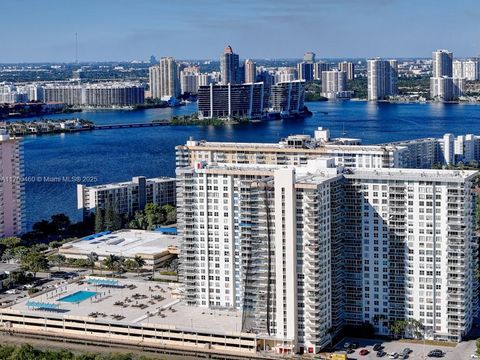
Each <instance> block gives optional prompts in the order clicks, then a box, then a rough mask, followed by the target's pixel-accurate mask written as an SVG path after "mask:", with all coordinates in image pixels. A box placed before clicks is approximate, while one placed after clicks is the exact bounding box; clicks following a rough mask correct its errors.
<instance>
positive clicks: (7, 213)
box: [0, 129, 25, 238]
mask: <svg viewBox="0 0 480 360" xmlns="http://www.w3.org/2000/svg"><path fill="white" fill-rule="evenodd" d="M0 160H1V166H0V180H1V181H0V238H1V237H4V236H15V235H20V234H21V233H22V232H23V231H24V230H25V213H24V210H25V209H24V206H25V205H24V202H25V199H24V197H25V194H24V189H25V188H24V186H25V185H24V180H23V174H24V173H23V146H22V142H21V139H20V138H17V137H14V136H10V135H9V134H8V132H7V131H6V130H5V129H0Z"/></svg>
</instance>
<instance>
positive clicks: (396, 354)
mask: <svg viewBox="0 0 480 360" xmlns="http://www.w3.org/2000/svg"><path fill="white" fill-rule="evenodd" d="M388 358H389V359H398V353H396V352H394V353H391V354H390V356H389V357H388Z"/></svg>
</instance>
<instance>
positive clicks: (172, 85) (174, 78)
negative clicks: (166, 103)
mask: <svg viewBox="0 0 480 360" xmlns="http://www.w3.org/2000/svg"><path fill="white" fill-rule="evenodd" d="M149 75H150V76H149V80H150V93H151V97H152V98H153V99H161V98H163V97H177V96H179V95H180V76H179V69H178V63H177V62H176V61H175V59H174V58H172V57H162V58H161V59H160V64H158V65H154V66H152V67H150V69H149Z"/></svg>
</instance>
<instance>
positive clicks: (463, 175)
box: [345, 168, 479, 182]
mask: <svg viewBox="0 0 480 360" xmlns="http://www.w3.org/2000/svg"><path fill="white" fill-rule="evenodd" d="M478 174H479V172H478V171H474V170H436V169H400V168H384V169H371V170H365V169H349V170H348V171H346V173H345V176H346V177H347V178H348V177H353V178H355V177H361V178H363V179H378V180H382V179H387V180H388V179H397V180H412V181H417V180H418V181H437V182H438V181H447V182H463V181H465V180H467V179H472V178H474V177H475V176H477V175H478Z"/></svg>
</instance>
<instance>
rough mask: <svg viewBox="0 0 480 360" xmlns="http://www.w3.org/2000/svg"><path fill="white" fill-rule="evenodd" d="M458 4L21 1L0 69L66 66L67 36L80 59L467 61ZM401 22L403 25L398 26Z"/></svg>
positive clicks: (70, 56) (467, 35)
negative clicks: (230, 55)
mask: <svg viewBox="0 0 480 360" xmlns="http://www.w3.org/2000/svg"><path fill="white" fill-rule="evenodd" d="M460 3H461V4H459V3H458V2H457V3H455V4H453V3H449V2H447V1H443V0H441V1H435V2H434V1H433V0H427V1H424V2H422V4H419V3H417V2H413V0H408V1H403V2H402V1H398V0H390V1H379V0H368V1H364V2H362V4H357V3H356V2H354V1H352V0H341V1H336V2H332V1H331V0H322V1H318V2H316V3H309V2H306V1H304V0H301V1H297V2H295V3H292V2H291V1H287V0H281V1H278V0H277V1H272V0H264V1H261V2H255V1H252V0H247V1H232V2H229V4H228V5H225V4H222V2H221V1H219V0H207V1H205V2H204V3H203V4H202V7H199V6H192V5H191V4H188V3H179V4H177V3H175V4H166V3H162V2H156V1H151V0H142V1H140V2H139V3H138V6H136V7H131V6H128V7H127V5H129V4H128V3H127V2H126V1H123V0H120V1H115V3H113V1H110V0H107V1H103V2H102V3H100V4H99V3H98V2H95V3H93V2H92V1H91V0H87V1H85V2H82V4H72V5H71V6H70V7H69V10H68V12H67V11H65V10H64V7H62V6H60V5H61V3H60V2H59V1H58V0H50V1H48V3H46V4H45V3H42V4H40V3H37V2H34V1H31V0H27V1H26V2H23V3H21V4H16V3H7V4H4V5H2V9H3V10H4V11H2V13H3V14H18V13H20V12H22V10H23V9H25V8H26V7H28V8H29V10H30V11H29V12H28V13H23V12H22V21H23V22H24V23H28V24H29V26H23V27H21V26H18V23H17V22H16V20H13V19H16V18H17V17H15V16H10V17H5V18H4V19H2V22H3V24H4V25H5V28H7V29H15V36H11V34H8V32H3V34H0V41H1V43H2V47H3V52H2V55H1V56H0V63H17V62H50V61H52V62H74V61H75V58H76V51H75V49H76V46H75V33H78V60H79V61H80V62H83V61H102V60H104V61H115V60H117V61H118V60H122V59H123V60H137V59H148V58H149V56H150V55H152V54H154V55H155V56H157V57H160V56H167V55H168V56H173V57H175V58H177V59H192V58H197V59H218V56H219V55H220V53H221V50H222V49H223V48H224V47H225V46H226V45H227V44H230V45H232V47H234V49H235V52H236V53H238V54H240V57H241V58H243V59H246V58H254V59H255V58H257V59H259V58H300V57H302V55H303V53H304V52H306V51H314V52H316V53H317V56H318V57H319V58H348V57H349V58H369V57H376V56H380V57H394V58H401V57H429V54H430V53H431V49H432V48H448V49H450V50H452V51H453V52H454V53H455V54H456V56H457V57H468V56H474V55H476V54H478V53H479V52H480V46H479V45H478V44H477V43H476V42H475V39H476V38H478V37H479V35H480V29H478V27H476V19H477V18H478V16H479V15H480V14H479V11H480V9H479V8H478V5H477V4H476V3H475V2H474V0H462V1H460ZM434 5H435V6H434ZM460 5H461V6H460ZM92 8H94V9H95V10H96V11H95V12H94V13H92V12H91V11H89V12H88V16H87V15H86V13H85V11H86V10H85V9H92ZM372 11H375V14H376V18H375V21H372V17H371V14H372ZM106 13H108V14H109V16H108V17H106V16H105V14H106ZM438 19H448V24H449V26H443V27H438V26H434V25H435V22H436V21H437V20H438ZM407 22H408V24H409V26H408V28H406V27H404V26H402V24H404V23H407ZM392 23H394V24H395V23H396V24H397V26H394V27H392V25H391V24H392ZM32 28H34V29H35V32H34V34H35V35H36V36H32ZM59 28H61V29H62V31H58V30H59ZM452 28H455V29H456V31H455V32H454V33H453V32H451V31H450V29H452ZM172 29H175V31H174V32H173V33H172V32H171V30H172ZM218 29H222V31H218ZM458 33H463V34H464V36H460V37H459V36H456V34H458ZM359 37H361V39H359ZM371 39H377V41H371ZM284 44H288V47H286V46H285V45H284ZM427 44H428V45H427Z"/></svg>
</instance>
